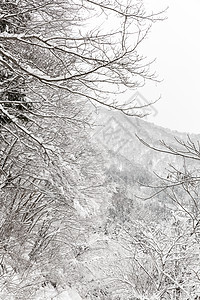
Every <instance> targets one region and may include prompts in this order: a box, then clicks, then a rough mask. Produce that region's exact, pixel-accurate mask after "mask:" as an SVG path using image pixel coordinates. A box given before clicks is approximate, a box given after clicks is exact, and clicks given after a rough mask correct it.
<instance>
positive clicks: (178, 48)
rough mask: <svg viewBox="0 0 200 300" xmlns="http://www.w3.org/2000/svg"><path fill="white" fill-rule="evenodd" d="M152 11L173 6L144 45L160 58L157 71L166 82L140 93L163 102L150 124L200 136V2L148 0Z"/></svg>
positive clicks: (158, 105)
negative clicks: (159, 98) (166, 17)
mask: <svg viewBox="0 0 200 300" xmlns="http://www.w3.org/2000/svg"><path fill="white" fill-rule="evenodd" d="M145 3H146V4H147V6H148V7H149V8H150V9H154V10H157V9H158V10H159V9H161V8H165V7H166V6H169V9H168V12H167V16H168V19H167V20H165V21H163V22H158V23H157V24H155V25H154V27H153V28H152V30H151V33H150V34H149V37H148V40H146V41H145V43H144V44H143V48H144V52H145V54H146V55H147V56H148V57H150V58H157V61H156V63H154V65H153V69H155V70H156V71H157V73H158V74H159V78H160V79H163V82H162V83H159V84H155V83H148V84H147V85H146V86H145V87H144V88H142V89H141V90H139V91H140V92H141V93H142V94H143V95H144V96H145V98H147V99H155V98H158V97H159V95H161V96H162V98H161V100H160V101H159V102H158V103H157V104H156V105H155V108H156V109H157V111H158V114H157V115H156V116H155V117H148V120H149V121H152V122H154V123H156V124H159V125H161V126H164V127H168V128H171V129H176V130H178V131H186V132H194V133H200V76H199V72H200V34H199V30H200V17H199V14H200V1H199V0H190V2H188V1H186V0H162V1H160V0H145Z"/></svg>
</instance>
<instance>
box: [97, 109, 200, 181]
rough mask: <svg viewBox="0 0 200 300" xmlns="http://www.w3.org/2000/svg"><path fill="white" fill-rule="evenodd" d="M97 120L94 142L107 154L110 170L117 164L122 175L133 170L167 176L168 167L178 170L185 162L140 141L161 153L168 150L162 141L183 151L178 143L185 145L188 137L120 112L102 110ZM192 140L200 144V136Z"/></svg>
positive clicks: (191, 136)
mask: <svg viewBox="0 0 200 300" xmlns="http://www.w3.org/2000/svg"><path fill="white" fill-rule="evenodd" d="M94 119H95V121H94V122H95V127H94V130H93V132H92V134H91V136H92V140H93V142H94V143H95V144H96V145H98V147H102V149H104V150H105V153H106V158H107V159H106V161H107V167H109V166H111V165H112V164H114V165H115V166H116V167H117V168H118V169H119V170H120V171H124V170H125V169H126V170H127V169H129V168H130V167H131V166H132V167H134V168H135V169H138V168H139V169H140V170H141V169H143V170H145V171H146V172H159V171H161V172H162V174H163V172H164V174H165V175H166V176H167V174H168V168H169V163H170V164H176V165H179V166H180V165H181V164H183V158H181V157H179V156H174V155H170V154H165V153H161V152H158V151H154V150H152V149H150V148H149V147H147V146H145V145H144V144H143V143H142V142H141V141H140V140H139V139H138V137H139V138H140V139H142V140H143V141H144V142H146V143H147V144H149V145H152V146H153V147H155V148H158V149H164V150H167V149H166V148H164V147H163V146H162V145H161V141H164V142H165V143H166V144H167V145H169V146H170V147H173V148H175V149H181V145H180V144H179V143H177V140H181V141H186V140H187V139H188V134H187V133H181V132H178V131H172V130H170V129H166V128H163V127H161V126H157V125H155V124H153V123H150V122H147V121H145V120H143V119H140V118H138V117H128V116H126V115H125V114H123V113H121V112H119V111H111V110H108V109H105V108H101V109H99V110H98V112H97V114H96V115H95V116H94ZM190 138H191V139H192V140H193V141H197V140H200V135H196V134H192V135H190ZM190 164H193V163H192V162H190Z"/></svg>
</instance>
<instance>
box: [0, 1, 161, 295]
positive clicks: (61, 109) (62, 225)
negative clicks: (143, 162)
mask: <svg viewBox="0 0 200 300" xmlns="http://www.w3.org/2000/svg"><path fill="white" fill-rule="evenodd" d="M159 19H161V15H160V14H153V13H147V12H146V11H145V9H144V7H143V5H142V2H141V1H134V3H131V2H130V1H127V3H125V2H123V1H122V2H120V1H119V2H118V1H112V0H110V1H91V0H82V1H81V0H80V1H79V0H72V1H71V0H69V1H61V0H44V1H39V0H36V1H29V0H27V1H26V0H22V1H20V0H16V1H14V0H13V1H12V0H11V1H9V0H8V1H7V0H1V1H0V96H1V97H0V158H1V162H0V180H1V181H0V287H1V290H0V293H1V294H0V297H2V299H9V300H10V299H22V300H23V299H34V298H33V297H34V294H35V293H36V292H37V291H38V290H39V289H40V288H41V286H42V287H43V286H44V285H46V284H47V283H48V284H49V283H50V285H51V286H53V288H59V287H60V286H65V285H66V284H68V285H70V284H72V283H74V282H78V283H80V282H83V286H84V284H85V282H84V279H83V278H84V275H83V274H82V273H83V272H82V267H80V266H79V265H78V267H77V263H76V261H75V259H76V258H77V257H78V256H79V255H80V253H82V252H83V251H85V249H87V247H85V246H84V242H85V240H87V238H86V237H87V234H89V233H90V232H91V231H92V230H93V231H94V230H96V227H98V226H99V225H98V224H99V223H101V222H102V221H101V220H98V218H97V217H96V215H97V212H98V214H99V215H103V216H104V213H105V209H106V203H107V201H109V197H110V194H111V189H110V187H109V188H108V186H107V185H106V175H105V173H104V171H103V170H102V157H101V155H100V154H99V153H98V152H97V150H96V149H94V147H93V146H92V145H91V143H90V141H89V137H88V133H87V130H86V125H88V124H89V123H90V115H89V112H90V109H91V107H93V106H94V107H96V105H105V106H107V107H108V108H112V109H117V110H120V111H122V112H123V113H126V114H127V115H137V116H142V112H141V111H140V109H141V108H142V107H137V103H136V102H134V101H133V102H132V103H126V102H125V101H124V103H121V102H120V103H118V102H117V101H116V99H115V97H114V94H115V93H118V92H119V93H120V92H122V91H124V90H125V89H126V88H133V89H135V88H137V87H139V86H140V85H141V84H144V82H145V80H147V79H150V80H152V79H155V76H154V74H152V73H150V70H149V66H150V62H149V61H147V60H146V58H144V57H142V56H141V55H139V47H140V44H141V43H142V41H143V40H144V39H145V37H146V35H147V33H148V31H149V29H150V27H151V25H152V23H153V22H154V21H156V20H159ZM94 214H96V215H95V221H96V222H95V223H94V222H93V218H94ZM98 222H99V223H98ZM86 229H87V230H86ZM87 232H88V233H87ZM74 261H75V263H74ZM91 281H92V280H91ZM85 286H86V288H87V285H85ZM91 297H92V296H91ZM91 299H92V298H91Z"/></svg>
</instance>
